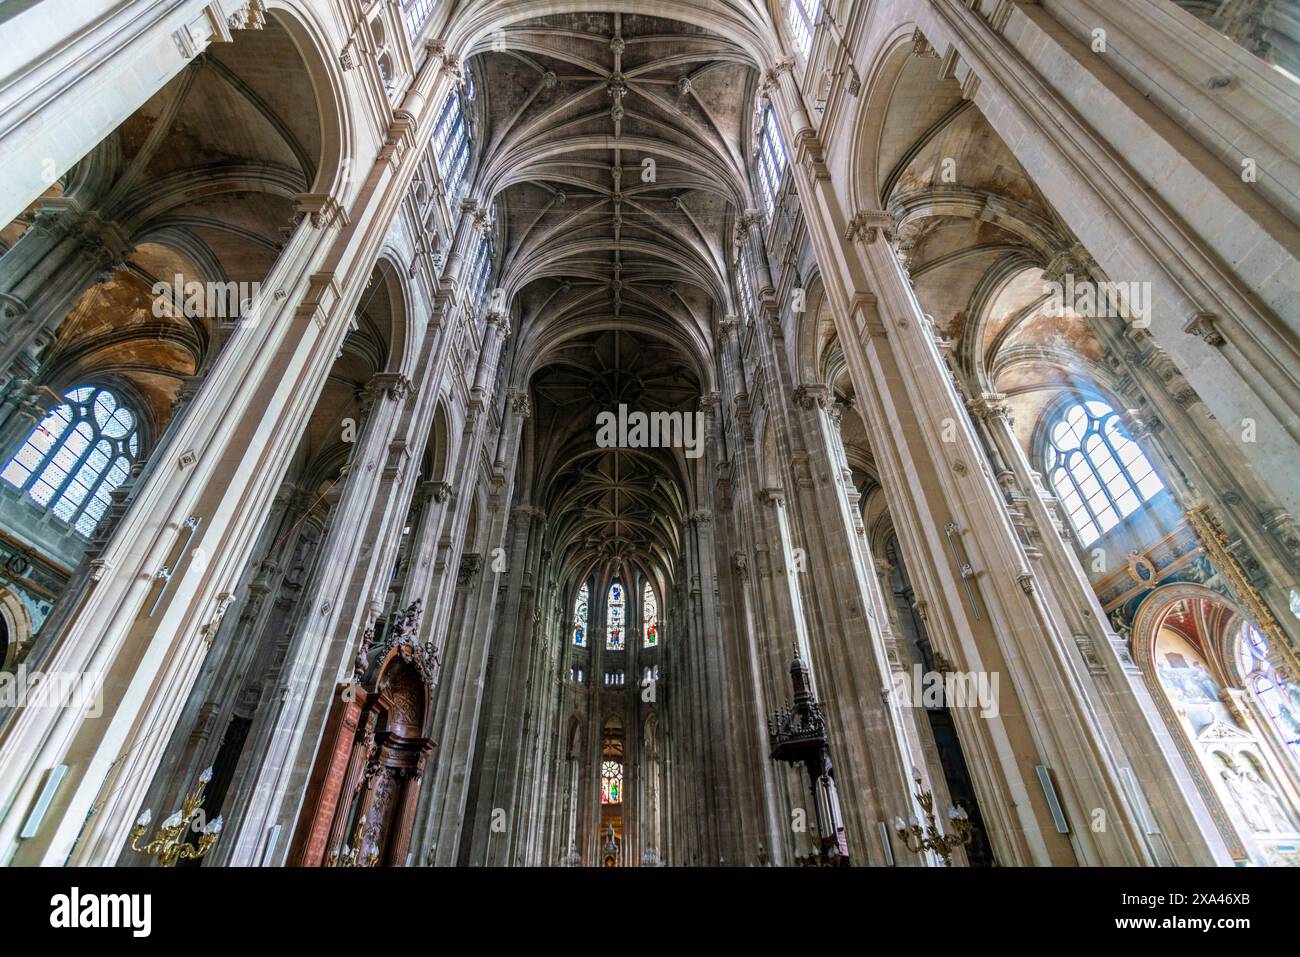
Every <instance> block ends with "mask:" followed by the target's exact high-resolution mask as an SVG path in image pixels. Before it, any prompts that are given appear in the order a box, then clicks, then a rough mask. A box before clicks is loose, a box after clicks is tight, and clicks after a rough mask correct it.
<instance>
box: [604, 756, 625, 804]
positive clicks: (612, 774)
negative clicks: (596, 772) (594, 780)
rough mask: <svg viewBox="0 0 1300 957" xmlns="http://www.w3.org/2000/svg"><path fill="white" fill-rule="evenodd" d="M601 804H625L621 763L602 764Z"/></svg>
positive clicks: (605, 762)
mask: <svg viewBox="0 0 1300 957" xmlns="http://www.w3.org/2000/svg"><path fill="white" fill-rule="evenodd" d="M600 803H601V804H622V803H623V765H622V763H621V762H619V761H602V762H601V764H600Z"/></svg>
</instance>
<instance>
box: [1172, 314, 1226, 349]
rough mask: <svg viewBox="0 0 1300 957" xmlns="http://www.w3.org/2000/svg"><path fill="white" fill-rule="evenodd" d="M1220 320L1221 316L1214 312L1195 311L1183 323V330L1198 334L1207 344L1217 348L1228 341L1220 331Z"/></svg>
mask: <svg viewBox="0 0 1300 957" xmlns="http://www.w3.org/2000/svg"><path fill="white" fill-rule="evenodd" d="M1218 320H1219V317H1218V316H1217V315H1215V314H1214V313H1212V312H1194V313H1192V315H1191V316H1190V317H1189V318H1188V320H1187V322H1186V323H1184V324H1183V332H1185V333H1187V334H1188V335H1189V336H1196V338H1198V339H1201V340H1203V341H1204V342H1205V344H1206V345H1208V346H1210V347H1211V348H1214V349H1217V348H1219V347H1220V346H1222V345H1225V344H1226V343H1227V341H1228V340H1227V339H1225V338H1224V337H1223V333H1222V332H1220V331H1219V326H1218Z"/></svg>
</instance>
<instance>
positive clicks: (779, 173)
mask: <svg viewBox="0 0 1300 957" xmlns="http://www.w3.org/2000/svg"><path fill="white" fill-rule="evenodd" d="M785 164H786V156H785V146H783V145H782V143H781V134H780V132H778V131H777V128H776V114H774V113H773V112H772V108H771V107H770V106H769V107H768V108H767V109H766V110H764V111H763V127H762V129H761V130H760V131H759V141H758V178H759V181H760V182H761V183H762V186H763V201H764V202H765V203H766V204H767V215H768V216H771V215H772V214H773V213H774V212H775V211H776V197H777V194H779V193H780V192H781V178H782V177H783V176H784V175H785Z"/></svg>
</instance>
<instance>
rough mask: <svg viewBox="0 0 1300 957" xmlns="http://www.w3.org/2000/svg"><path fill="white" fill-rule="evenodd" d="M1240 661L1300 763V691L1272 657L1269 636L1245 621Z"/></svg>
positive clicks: (1252, 688)
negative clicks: (1269, 653) (1290, 683)
mask: <svg viewBox="0 0 1300 957" xmlns="http://www.w3.org/2000/svg"><path fill="white" fill-rule="evenodd" d="M1237 664H1238V666H1239V667H1240V668H1241V676H1242V681H1243V682H1244V684H1245V686H1246V687H1247V688H1248V689H1249V690H1250V691H1251V692H1253V693H1254V695H1255V699H1256V700H1257V701H1258V702H1259V707H1260V710H1262V711H1263V712H1264V713H1265V714H1266V715H1268V720H1269V721H1271V722H1272V723H1273V727H1274V728H1275V729H1277V733H1278V736H1279V737H1281V739H1282V741H1283V742H1284V743H1285V744H1286V749H1287V753H1288V754H1290V755H1291V757H1292V758H1293V759H1294V760H1295V761H1296V762H1297V763H1300V692H1298V691H1297V690H1296V689H1294V688H1292V687H1291V686H1290V685H1289V683H1288V682H1286V681H1285V680H1283V678H1282V676H1281V675H1279V674H1278V673H1277V670H1276V669H1275V668H1274V667H1273V663H1272V662H1271V661H1269V658H1268V639H1267V638H1265V637H1264V635H1263V634H1262V633H1261V632H1260V630H1259V629H1258V628H1256V627H1255V626H1254V625H1252V624H1251V623H1250V622H1242V625H1241V630H1240V631H1239V632H1238V633H1237Z"/></svg>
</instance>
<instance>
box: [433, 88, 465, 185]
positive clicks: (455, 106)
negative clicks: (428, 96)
mask: <svg viewBox="0 0 1300 957" xmlns="http://www.w3.org/2000/svg"><path fill="white" fill-rule="evenodd" d="M472 94H473V87H472V86H470V85H469V84H466V86H465V88H464V89H463V90H452V91H451V93H449V94H447V102H446V103H444V104H443V107H442V112H441V113H440V114H438V122H437V124H436V125H435V126H434V128H433V149H434V152H435V153H436V154H437V157H438V171H439V172H440V173H442V181H443V183H445V184H446V186H447V200H448V202H451V203H454V202H455V201H456V200H457V199H459V198H460V194H461V190H462V189H464V186H465V171H466V170H467V169H468V168H469V154H470V138H469V120H468V118H467V117H466V115H465V108H466V107H465V105H466V103H467V102H468V101H469V100H470V99H471V98H472Z"/></svg>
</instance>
